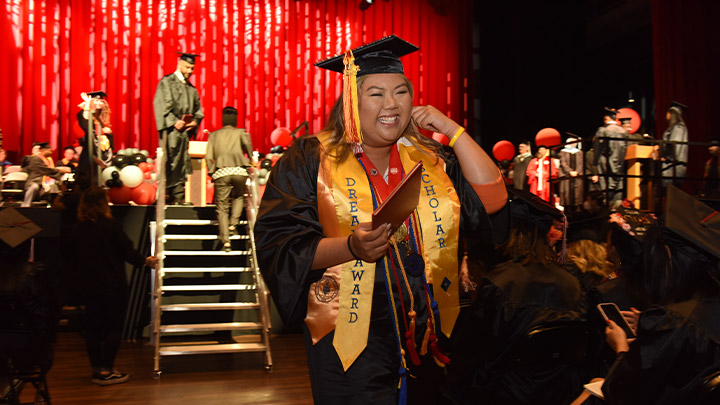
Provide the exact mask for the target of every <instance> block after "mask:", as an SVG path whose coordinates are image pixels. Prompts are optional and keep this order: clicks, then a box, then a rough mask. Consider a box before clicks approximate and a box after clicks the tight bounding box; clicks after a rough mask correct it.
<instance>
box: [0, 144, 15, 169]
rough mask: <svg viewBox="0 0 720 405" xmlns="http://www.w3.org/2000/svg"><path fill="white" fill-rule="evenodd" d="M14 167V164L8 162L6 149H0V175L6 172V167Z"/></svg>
mask: <svg viewBox="0 0 720 405" xmlns="http://www.w3.org/2000/svg"><path fill="white" fill-rule="evenodd" d="M10 165H12V162H11V161H9V160H7V152H6V151H5V149H3V148H0V174H2V173H3V172H5V167H6V166H10Z"/></svg>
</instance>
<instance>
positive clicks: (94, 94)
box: [86, 90, 107, 98]
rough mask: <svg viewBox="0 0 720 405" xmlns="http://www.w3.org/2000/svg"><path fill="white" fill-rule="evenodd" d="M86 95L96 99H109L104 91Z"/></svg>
mask: <svg viewBox="0 0 720 405" xmlns="http://www.w3.org/2000/svg"><path fill="white" fill-rule="evenodd" d="M86 94H87V95H88V96H90V97H92V98H95V97H99V98H105V97H107V94H106V93H105V92H104V91H102V90H97V91H91V92H88V93H86Z"/></svg>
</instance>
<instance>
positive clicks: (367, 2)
mask: <svg viewBox="0 0 720 405" xmlns="http://www.w3.org/2000/svg"><path fill="white" fill-rule="evenodd" d="M372 4H373V0H360V10H362V11H365V10H367V9H368V8H370V6H372Z"/></svg>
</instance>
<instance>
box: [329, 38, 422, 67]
mask: <svg viewBox="0 0 720 405" xmlns="http://www.w3.org/2000/svg"><path fill="white" fill-rule="evenodd" d="M418 49H419V48H418V47H417V46H415V45H413V44H411V43H410V42H407V41H405V40H404V39H402V38H399V37H398V36H396V35H390V36H388V37H385V38H382V39H379V40H377V41H375V42H371V43H369V44H367V45H363V46H360V47H358V48H355V49H353V50H352V54H353V56H354V57H355V61H354V63H355V65H357V66H358V67H359V68H360V69H359V70H358V72H357V76H358V77H360V76H365V75H370V74H375V73H404V72H405V71H404V69H403V65H402V62H401V61H400V58H401V57H403V56H405V55H407V54H410V53H413V52H415V51H417V50H418ZM344 59H345V53H342V54H340V55H337V56H333V57H332V58H328V59H325V60H322V61H320V62H318V63H316V64H315V66H317V67H320V68H323V69H328V70H332V71H333V72H338V73H343V71H344V70H345V63H344Z"/></svg>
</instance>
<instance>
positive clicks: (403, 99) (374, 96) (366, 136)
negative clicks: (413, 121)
mask: <svg viewBox="0 0 720 405" xmlns="http://www.w3.org/2000/svg"><path fill="white" fill-rule="evenodd" d="M358 110H359V111H358V113H359V115H360V126H361V128H362V133H363V144H366V145H369V146H376V147H381V146H388V145H392V144H394V143H395V142H396V141H397V140H398V139H399V138H400V136H401V135H402V134H403V132H404V131H405V128H407V126H408V124H409V123H410V117H411V113H412V93H411V90H410V85H409V82H408V81H407V79H406V78H405V76H403V75H402V74H400V73H380V74H372V75H368V76H365V78H364V79H363V81H362V84H361V86H360V87H359V88H358Z"/></svg>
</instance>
